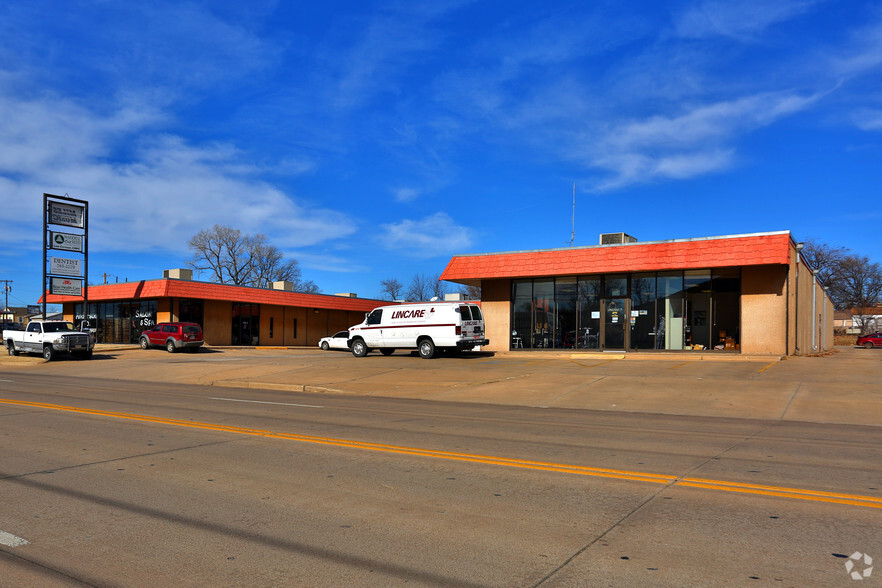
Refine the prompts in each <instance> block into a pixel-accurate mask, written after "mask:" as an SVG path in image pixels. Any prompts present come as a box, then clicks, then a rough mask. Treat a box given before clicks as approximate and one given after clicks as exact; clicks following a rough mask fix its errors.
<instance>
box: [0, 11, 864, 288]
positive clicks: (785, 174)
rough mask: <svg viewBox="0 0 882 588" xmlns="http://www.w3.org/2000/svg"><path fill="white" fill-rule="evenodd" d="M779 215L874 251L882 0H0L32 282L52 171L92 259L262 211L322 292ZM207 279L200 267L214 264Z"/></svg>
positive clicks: (2, 117) (168, 258)
mask: <svg viewBox="0 0 882 588" xmlns="http://www.w3.org/2000/svg"><path fill="white" fill-rule="evenodd" d="M574 183H575V185H576V231H575V242H574V244H575V245H593V244H596V243H597V238H598V234H599V233H602V232H618V231H624V232H627V233H629V234H631V235H634V236H635V237H637V238H638V239H639V240H641V241H650V240H662V239H679V238H689V237H703V236H711V235H727V234H735V233H751V232H763V231H777V230H785V229H789V230H791V231H792V232H793V234H794V236H795V237H796V239H797V240H804V239H809V238H814V239H816V240H819V241H822V242H827V243H830V244H831V245H835V246H841V247H847V248H849V249H851V250H852V251H853V252H855V253H859V254H861V255H867V256H870V257H871V258H872V259H874V260H875V261H880V260H882V255H880V251H882V237H880V235H882V231H880V230H879V226H880V224H882V198H880V190H879V186H880V184H882V5H880V4H879V3H878V2H861V1H854V2H833V1H827V2H822V1H811V0H784V1H780V0H760V1H746V0H726V1H724V0H720V1H706V2H701V1H695V2H626V3H622V2H544V3H534V2H524V3H517V2H516V3H511V2H498V1H484V2H441V3H438V2H431V3H419V2H410V1H408V2H351V3H350V2H331V3H299V2H298V3H294V2H264V1H261V0H252V1H251V2H247V3H245V2H183V1H175V2H163V1H157V2H144V3H140V2H107V1H105V2H81V1H64V2H60V1H56V2H53V1H43V0H28V1H27V2H24V1H21V0H13V1H11V2H5V3H3V5H2V7H0V205H2V211H3V215H4V223H3V224H4V229H3V232H2V235H3V243H4V245H3V247H2V248H0V279H11V280H13V284H12V285H13V292H12V295H11V297H10V305H24V304H28V303H31V304H33V303H35V302H36V300H37V298H38V297H39V292H40V282H41V279H42V274H41V272H42V269H41V265H40V263H41V261H40V260H41V253H42V249H41V241H40V239H41V230H42V225H41V223H42V221H41V213H40V206H41V203H42V194H43V192H49V193H55V194H69V195H70V196H72V197H75V198H81V199H85V200H88V201H89V203H90V223H91V231H90V232H91V239H90V259H89V270H90V271H89V274H90V275H89V278H90V282H92V283H100V282H102V281H103V278H102V274H105V273H106V274H108V275H109V276H110V278H109V279H110V281H115V280H117V279H118V280H119V281H124V280H126V279H128V280H129V281H132V280H140V279H152V278H158V277H161V275H162V270H163V269H168V268H175V267H185V263H186V261H187V260H188V259H189V258H190V256H191V252H190V251H189V250H188V249H187V241H188V239H189V238H190V237H191V236H192V235H194V234H195V233H196V232H198V231H199V230H201V229H205V228H209V227H211V226H212V225H214V224H225V225H229V226H232V227H234V228H238V229H241V230H242V231H243V232H248V233H258V232H260V233H264V234H266V235H267V236H268V238H269V241H270V242H271V243H273V244H275V245H276V246H278V247H280V248H281V249H282V250H283V251H284V252H285V253H286V254H287V255H288V256H289V257H292V258H295V259H297V260H299V261H300V263H301V266H302V269H303V277H304V278H305V279H310V280H312V281H314V282H315V283H316V284H317V285H318V286H319V287H320V288H321V290H322V291H323V292H326V293H334V292H357V293H358V294H359V296H362V297H376V296H378V295H379V293H380V280H382V279H385V278H392V277H394V278H397V279H399V280H400V281H401V282H403V283H405V284H407V283H408V282H409V281H410V279H411V278H412V276H413V275H414V274H417V273H421V274H428V275H433V274H437V273H440V272H441V271H442V270H443V269H444V267H445V265H446V264H447V262H448V261H449V259H450V257H451V256H452V255H454V254H458V253H482V252H492V251H510V250H522V249H537V248H551V247H563V246H566V245H567V244H568V243H569V241H570V236H571V230H572V229H571V215H572V192H573V184H574ZM203 278H205V279H207V276H203Z"/></svg>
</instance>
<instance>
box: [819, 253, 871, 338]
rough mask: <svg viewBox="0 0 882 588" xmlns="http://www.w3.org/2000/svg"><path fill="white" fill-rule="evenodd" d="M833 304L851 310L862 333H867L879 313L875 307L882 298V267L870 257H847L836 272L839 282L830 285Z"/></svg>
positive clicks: (853, 318)
mask: <svg viewBox="0 0 882 588" xmlns="http://www.w3.org/2000/svg"><path fill="white" fill-rule="evenodd" d="M830 294H831V297H832V298H833V301H834V303H835V304H836V305H837V306H838V307H840V308H851V309H852V310H851V313H852V320H854V321H855V323H856V324H859V325H860V328H861V334H862V335H865V334H867V332H868V330H869V328H870V325H871V324H873V323H872V321H870V320H868V318H869V316H871V315H875V314H877V313H876V311H875V310H873V309H875V307H876V305H877V304H879V301H880V298H882V267H880V266H879V264H878V263H871V262H870V260H869V258H867V257H860V256H858V255H848V256H846V257H845V258H843V259H842V260H841V261H840V263H839V267H838V269H837V276H836V280H835V281H834V282H833V283H832V285H831V286H830Z"/></svg>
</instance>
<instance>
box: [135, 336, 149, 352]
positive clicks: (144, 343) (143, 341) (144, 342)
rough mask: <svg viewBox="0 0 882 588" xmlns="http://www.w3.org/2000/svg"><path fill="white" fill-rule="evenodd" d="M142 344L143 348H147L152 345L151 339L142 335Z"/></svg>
mask: <svg viewBox="0 0 882 588" xmlns="http://www.w3.org/2000/svg"><path fill="white" fill-rule="evenodd" d="M138 343H140V344H141V349H147V348H148V347H150V341H148V340H147V337H141V340H140V341H138Z"/></svg>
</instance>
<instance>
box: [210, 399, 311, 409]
mask: <svg viewBox="0 0 882 588" xmlns="http://www.w3.org/2000/svg"><path fill="white" fill-rule="evenodd" d="M212 400H226V401H227V402H249V403H251V404H280V405H282V406H299V407H300V408H324V406H316V405H314V404H292V403H290V402H264V401H262V400H239V399H238V398H212Z"/></svg>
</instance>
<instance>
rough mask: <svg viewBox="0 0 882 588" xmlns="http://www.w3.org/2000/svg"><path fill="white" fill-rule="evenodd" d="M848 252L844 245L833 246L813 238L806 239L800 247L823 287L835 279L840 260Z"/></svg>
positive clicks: (831, 283) (829, 284)
mask: <svg viewBox="0 0 882 588" xmlns="http://www.w3.org/2000/svg"><path fill="white" fill-rule="evenodd" d="M848 253H849V251H848V249H846V248H845V247H833V246H832V245H828V244H826V243H819V242H817V241H815V240H814V239H808V240H806V241H805V243H804V244H803V249H802V254H803V256H804V257H805V260H806V261H807V262H808V264H809V266H811V268H812V269H813V270H815V271H817V272H818V280H819V281H820V282H821V285H822V286H825V287H826V286H832V285H833V283H834V282H835V281H836V279H837V274H838V272H839V269H840V265H841V264H842V260H843V259H845V257H846V256H848Z"/></svg>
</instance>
